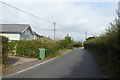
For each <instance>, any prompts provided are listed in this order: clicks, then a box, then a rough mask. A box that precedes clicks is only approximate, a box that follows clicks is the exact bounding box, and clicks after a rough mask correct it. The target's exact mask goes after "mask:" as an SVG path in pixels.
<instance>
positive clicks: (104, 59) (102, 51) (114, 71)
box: [85, 19, 120, 77]
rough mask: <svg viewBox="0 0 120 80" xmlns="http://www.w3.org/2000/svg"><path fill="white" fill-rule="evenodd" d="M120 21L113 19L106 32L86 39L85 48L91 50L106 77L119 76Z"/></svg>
mask: <svg viewBox="0 0 120 80" xmlns="http://www.w3.org/2000/svg"><path fill="white" fill-rule="evenodd" d="M119 40H120V21H119V19H115V21H114V22H113V23H110V25H109V28H108V29H107V30H106V32H105V33H104V34H102V35H100V36H98V37H95V38H93V39H90V40H87V41H86V42H85V48H86V49H89V50H91V51H92V52H93V53H94V55H95V56H96V59H97V60H98V63H99V65H100V66H101V69H102V70H103V71H104V74H106V75H107V76H108V77H119V76H120V44H119Z"/></svg>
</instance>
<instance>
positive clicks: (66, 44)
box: [58, 35, 73, 49]
mask: <svg viewBox="0 0 120 80" xmlns="http://www.w3.org/2000/svg"><path fill="white" fill-rule="evenodd" d="M58 43H59V45H60V48H61V49H64V48H66V49H72V48H73V40H72V39H71V37H70V36H68V35H67V36H66V37H65V39H63V40H60V41H59V42H58Z"/></svg>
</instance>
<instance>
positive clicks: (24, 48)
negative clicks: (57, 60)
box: [9, 40, 59, 58]
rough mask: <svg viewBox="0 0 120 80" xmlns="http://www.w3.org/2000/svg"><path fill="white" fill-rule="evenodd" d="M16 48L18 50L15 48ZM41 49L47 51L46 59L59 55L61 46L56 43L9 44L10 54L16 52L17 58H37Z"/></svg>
mask: <svg viewBox="0 0 120 80" xmlns="http://www.w3.org/2000/svg"><path fill="white" fill-rule="evenodd" d="M15 46H16V48H14V47H15ZM39 48H45V49H46V57H49V56H51V55H53V54H57V53H58V51H59V45H58V43H57V42H56V41H49V40H46V41H41V40H20V41H15V42H10V43H9V49H10V50H9V52H13V53H14V52H16V56H24V57H33V58H37V57H38V56H39V54H38V52H39V50H38V49H39ZM14 50H15V51H14Z"/></svg>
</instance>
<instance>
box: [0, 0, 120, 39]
mask: <svg viewBox="0 0 120 80" xmlns="http://www.w3.org/2000/svg"><path fill="white" fill-rule="evenodd" d="M2 1H4V2H6V3H8V4H10V5H12V6H15V7H17V8H19V9H21V10H24V11H26V12H29V13H31V14H33V15H36V16H39V17H41V18H43V19H46V20H49V21H51V22H50V23H49V22H45V21H43V20H40V19H38V18H35V17H32V16H30V15H28V14H25V13H23V12H20V11H17V10H15V9H13V8H11V7H8V6H6V5H4V4H1V3H0V7H1V9H0V13H1V15H0V23H22V24H23V23H24V24H30V25H31V27H32V29H33V30H34V31H35V32H37V33H38V34H40V35H44V36H47V37H48V36H50V37H51V38H53V28H54V26H53V23H52V22H54V21H55V22H56V29H57V31H56V38H58V39H60V38H64V36H66V35H67V34H69V35H70V36H71V37H72V38H73V39H74V40H75V41H84V40H85V31H87V34H88V37H89V36H97V35H100V34H101V33H103V32H104V31H105V29H106V28H107V26H108V25H109V23H110V22H112V21H113V20H114V18H115V17H116V10H117V8H118V3H117V2H118V1H119V0H2ZM1 20H2V21H1Z"/></svg>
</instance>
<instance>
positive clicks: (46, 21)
mask: <svg viewBox="0 0 120 80" xmlns="http://www.w3.org/2000/svg"><path fill="white" fill-rule="evenodd" d="M0 2H1V3H2V4H4V5H7V6H9V7H12V8H14V9H16V10H18V11H21V12H23V13H26V14H28V15H30V16H33V17H36V18H38V19H41V20H43V21H46V22H50V23H53V22H52V21H49V20H46V19H43V18H41V17H39V16H36V15H33V14H31V13H29V12H26V11H23V10H21V9H19V8H17V7H14V6H12V5H9V4H7V3H5V2H2V1H0Z"/></svg>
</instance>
